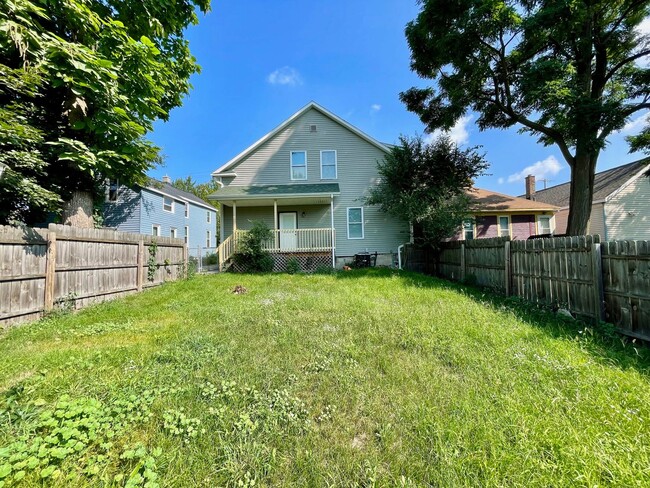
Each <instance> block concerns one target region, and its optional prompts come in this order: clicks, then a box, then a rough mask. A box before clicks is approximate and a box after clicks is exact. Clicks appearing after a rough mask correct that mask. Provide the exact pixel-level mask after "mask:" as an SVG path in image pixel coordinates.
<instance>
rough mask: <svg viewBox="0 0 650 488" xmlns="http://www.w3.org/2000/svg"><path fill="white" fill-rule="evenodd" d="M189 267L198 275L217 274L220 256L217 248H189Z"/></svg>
mask: <svg viewBox="0 0 650 488" xmlns="http://www.w3.org/2000/svg"><path fill="white" fill-rule="evenodd" d="M187 251H188V253H189V265H190V267H194V269H195V271H196V272H197V273H216V272H218V271H219V255H218V254H217V248H216V247H202V246H198V247H189V248H188V249H187Z"/></svg>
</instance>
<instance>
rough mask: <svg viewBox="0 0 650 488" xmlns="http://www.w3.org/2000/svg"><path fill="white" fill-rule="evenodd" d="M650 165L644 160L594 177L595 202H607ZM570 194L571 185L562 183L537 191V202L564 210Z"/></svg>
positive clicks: (602, 172) (648, 161)
mask: <svg viewBox="0 0 650 488" xmlns="http://www.w3.org/2000/svg"><path fill="white" fill-rule="evenodd" d="M648 164H650V158H644V159H641V160H639V161H634V162H633V163H628V164H624V165H622V166H618V167H616V168H612V169H608V170H607V171H601V172H600V173H596V175H595V177H594V197H593V201H594V202H597V201H599V200H605V199H606V198H607V197H608V196H609V195H611V194H612V193H614V192H615V191H616V190H618V189H619V188H621V187H622V186H624V185H625V184H626V183H627V182H628V181H630V179H632V178H634V177H635V176H636V175H637V174H638V173H639V172H641V170H642V169H644V168H647V167H648ZM570 192H571V186H570V183H562V184H561V185H555V186H551V187H550V188H546V189H544V190H538V191H536V192H535V200H536V201H538V202H547V203H551V202H552V203H554V204H555V205H557V206H559V207H562V208H564V207H568V206H569V196H570Z"/></svg>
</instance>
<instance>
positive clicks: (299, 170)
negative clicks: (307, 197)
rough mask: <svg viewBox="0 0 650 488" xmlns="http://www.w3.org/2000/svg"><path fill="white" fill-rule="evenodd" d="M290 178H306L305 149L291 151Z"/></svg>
mask: <svg viewBox="0 0 650 488" xmlns="http://www.w3.org/2000/svg"><path fill="white" fill-rule="evenodd" d="M291 179H292V180H306V179H307V151H291Z"/></svg>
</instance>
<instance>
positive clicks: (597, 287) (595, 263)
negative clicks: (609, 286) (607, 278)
mask: <svg viewBox="0 0 650 488" xmlns="http://www.w3.org/2000/svg"><path fill="white" fill-rule="evenodd" d="M591 263H592V273H593V276H594V293H595V297H594V298H595V299H596V310H595V312H596V320H598V321H600V320H605V292H604V285H603V256H602V250H601V248H600V243H599V242H593V243H592V244H591Z"/></svg>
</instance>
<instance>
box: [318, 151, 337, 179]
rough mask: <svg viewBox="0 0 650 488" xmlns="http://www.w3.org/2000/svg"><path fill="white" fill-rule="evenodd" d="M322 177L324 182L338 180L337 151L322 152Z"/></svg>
mask: <svg viewBox="0 0 650 488" xmlns="http://www.w3.org/2000/svg"><path fill="white" fill-rule="evenodd" d="M320 177H321V179H322V180H335V179H336V151H321V152H320Z"/></svg>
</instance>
